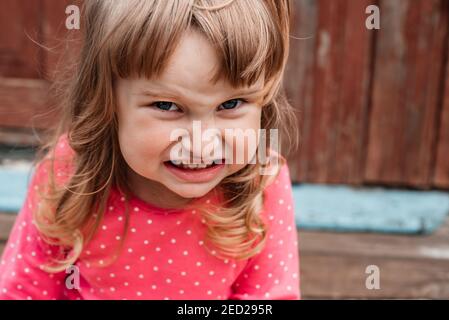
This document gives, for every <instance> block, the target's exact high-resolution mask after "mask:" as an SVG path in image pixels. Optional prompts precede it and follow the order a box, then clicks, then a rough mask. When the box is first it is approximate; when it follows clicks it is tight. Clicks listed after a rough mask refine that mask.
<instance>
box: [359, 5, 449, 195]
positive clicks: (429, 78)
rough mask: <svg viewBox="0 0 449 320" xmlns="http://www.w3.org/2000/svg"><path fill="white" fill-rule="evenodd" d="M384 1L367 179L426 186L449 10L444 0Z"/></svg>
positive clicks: (435, 126) (428, 178)
mask: <svg viewBox="0 0 449 320" xmlns="http://www.w3.org/2000/svg"><path fill="white" fill-rule="evenodd" d="M380 5H381V17H382V20H381V29H380V32H379V37H378V41H377V47H376V58H375V59H376V60H375V66H376V68H375V74H374V83H373V98H372V99H373V101H372V110H371V114H370V126H369V144H368V154H367V161H366V169H365V179H366V181H367V182H375V183H386V184H390V185H412V186H417V187H423V188H428V187H430V186H431V181H432V173H433V170H432V167H433V165H434V163H433V160H434V156H435V149H436V146H435V141H436V139H435V138H436V136H437V128H438V123H437V121H436V120H437V115H438V110H439V107H438V104H439V97H440V88H441V87H440V86H441V79H442V72H444V68H443V63H444V55H445V52H444V51H445V48H446V46H445V41H446V39H447V36H446V35H447V18H448V14H447V11H446V12H445V11H444V10H443V9H444V7H445V5H444V3H443V1H441V0H416V1H388V0H381V1H380ZM418 26H419V27H418Z"/></svg>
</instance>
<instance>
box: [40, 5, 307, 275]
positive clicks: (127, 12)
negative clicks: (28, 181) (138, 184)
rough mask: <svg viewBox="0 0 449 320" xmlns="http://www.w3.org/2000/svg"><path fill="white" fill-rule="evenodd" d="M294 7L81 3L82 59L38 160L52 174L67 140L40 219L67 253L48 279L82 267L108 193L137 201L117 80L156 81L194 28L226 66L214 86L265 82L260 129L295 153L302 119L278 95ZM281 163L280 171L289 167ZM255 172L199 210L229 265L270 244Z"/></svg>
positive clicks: (238, 176)
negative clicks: (60, 178)
mask: <svg viewBox="0 0 449 320" xmlns="http://www.w3.org/2000/svg"><path fill="white" fill-rule="evenodd" d="M290 9H291V4H290V0H230V1H229V0H215V1H214V0H172V1H160V0H129V1H114V0H88V1H85V3H84V5H83V9H82V13H83V20H82V23H83V25H82V30H83V31H84V33H83V36H84V38H83V39H82V40H83V41H82V46H81V52H80V56H79V59H78V60H77V63H76V64H75V65H74V66H75V68H74V69H71V71H70V72H69V75H70V76H69V77H65V78H64V80H59V81H57V82H55V88H62V90H59V93H60V97H61V99H59V101H60V104H59V105H60V109H59V110H60V113H59V115H60V118H59V119H58V120H59V122H58V125H57V126H55V127H54V128H51V131H50V135H49V139H48V141H47V142H46V143H44V144H43V145H42V146H41V148H40V150H39V154H38V157H37V158H36V162H38V161H39V159H40V158H42V157H43V155H46V157H47V158H48V159H49V160H50V161H51V163H52V167H54V162H55V160H57V159H56V157H55V155H54V150H55V148H56V145H57V141H58V139H59V137H60V136H61V135H63V134H67V137H68V143H69V145H70V147H71V148H72V149H73V151H74V157H73V173H72V174H71V176H70V179H68V182H67V183H64V184H63V185H62V186H60V185H58V184H57V183H55V179H54V178H55V177H54V174H53V170H49V179H48V183H47V185H46V187H45V188H44V192H41V197H42V198H43V199H44V200H45V201H43V205H41V206H39V210H37V211H36V213H35V221H36V225H37V227H38V229H39V231H40V233H41V234H42V235H43V236H44V238H45V239H46V241H47V242H48V243H50V244H53V245H58V246H60V247H61V248H62V249H61V255H60V256H58V257H56V258H55V259H54V260H53V261H52V263H51V264H49V265H48V266H46V269H47V270H48V271H50V272H57V271H61V270H63V269H65V268H66V267H67V266H69V265H71V264H73V263H74V262H75V261H76V260H77V259H78V257H79V256H80V254H81V252H82V249H83V246H84V245H85V244H86V243H87V242H89V240H90V239H91V238H92V237H93V235H94V234H95V232H96V231H97V229H98V226H99V223H100V222H101V219H102V218H103V213H104V211H105V207H106V202H107V199H108V196H109V193H110V191H111V186H116V187H117V188H118V190H120V192H122V193H123V194H125V195H126V199H127V200H128V199H129V197H130V196H131V192H130V187H129V186H128V185H127V179H126V170H125V168H126V163H125V161H124V159H123V157H122V155H121V152H120V148H119V144H118V136H117V133H118V125H119V124H118V121H117V116H116V101H115V96H114V90H113V85H114V80H115V79H117V78H118V77H120V78H127V77H130V76H143V77H147V78H152V77H153V76H158V75H160V74H161V72H162V71H163V70H164V67H165V66H166V64H167V61H168V59H169V58H170V55H171V54H172V53H173V51H174V49H175V48H176V44H177V43H178V40H179V39H180V37H181V36H182V35H183V33H184V32H185V30H187V29H188V28H189V27H190V28H195V29H196V30H198V31H200V32H202V33H203V34H204V35H205V36H206V37H207V38H208V40H209V41H210V43H211V44H212V45H213V47H214V48H215V49H216V53H217V55H218V57H219V59H220V61H221V67H220V69H219V70H218V72H217V73H216V75H215V76H214V78H213V79H214V81H217V80H219V79H220V78H223V77H224V78H225V79H226V80H228V81H229V82H230V83H231V84H232V85H233V86H235V87H238V86H249V85H252V84H254V83H255V82H256V81H257V80H258V79H259V78H260V77H261V76H264V79H265V89H266V91H265V93H266V94H265V96H264V101H263V106H262V107H263V108H262V119H261V127H262V128H263V129H267V130H268V129H278V128H279V129H281V130H282V132H284V133H287V134H281V136H280V145H282V141H283V138H289V145H290V146H292V145H296V137H297V136H298V135H297V131H296V130H297V126H296V120H295V119H296V117H295V114H294V112H293V108H292V107H291V106H290V104H289V103H288V101H287V99H286V97H285V94H284V91H283V88H282V77H283V73H284V69H285V65H286V62H287V58H288V51H289V19H290ZM289 134H290V135H289ZM284 142H285V140H284ZM269 143H270V141H269V139H267V144H269ZM260 149H261V148H259V150H260ZM265 150H268V147H267V148H265ZM258 152H259V151H258ZM277 156H278V157H279V160H281V161H279V162H278V163H280V162H282V161H283V160H284V159H283V158H282V157H281V156H279V155H277ZM259 168H260V164H259V163H256V164H248V165H247V166H246V167H245V168H243V169H242V170H240V171H239V172H237V173H235V174H233V175H231V176H228V177H227V178H225V179H224V180H223V181H222V182H221V183H220V184H219V189H220V191H222V195H223V202H222V203H221V204H220V206H219V207H218V206H217V207H204V208H202V209H201V213H202V215H203V218H204V219H206V221H207V222H208V223H207V224H206V225H207V233H206V242H205V243H206V244H207V245H206V247H207V248H208V250H210V248H209V245H211V246H213V247H215V248H218V249H219V256H221V257H223V258H225V257H226V258H227V257H231V258H235V259H247V258H249V257H252V256H253V255H255V254H256V253H257V252H259V251H260V250H261V249H262V247H263V245H264V243H265V240H266V233H267V226H266V225H265V223H264V221H263V219H262V218H261V216H260V215H259V213H260V210H261V209H262V206H263V190H264V188H265V186H266V185H267V184H268V183H269V179H270V176H264V175H260V173H259ZM279 168H280V166H279ZM271 178H272V177H271ZM125 202H126V204H127V205H126V214H125V216H126V223H125V228H124V230H123V232H124V235H125V236H126V232H127V226H128V221H129V208H128V201H125ZM124 238H125V237H122V244H123V239H124ZM121 246H122V245H121ZM121 246H119V250H120V248H121ZM118 252H119V251H118ZM116 257H117V255H115V258H116Z"/></svg>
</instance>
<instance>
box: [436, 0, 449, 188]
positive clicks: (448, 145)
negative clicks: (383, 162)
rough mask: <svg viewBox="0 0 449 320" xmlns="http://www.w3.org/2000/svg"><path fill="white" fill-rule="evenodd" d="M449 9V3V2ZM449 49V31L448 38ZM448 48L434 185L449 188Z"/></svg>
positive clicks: (448, 45) (447, 45) (447, 46)
mask: <svg viewBox="0 0 449 320" xmlns="http://www.w3.org/2000/svg"><path fill="white" fill-rule="evenodd" d="M447 6H448V11H449V3H448V4H447ZM446 41H447V42H446V48H447V49H448V50H449V32H448V37H447V40H446ZM448 50H446V76H445V86H444V92H443V97H442V110H441V114H440V127H439V128H440V129H439V135H438V145H437V156H436V163H435V175H434V177H433V179H434V180H433V182H434V185H435V186H437V187H440V188H449V54H448Z"/></svg>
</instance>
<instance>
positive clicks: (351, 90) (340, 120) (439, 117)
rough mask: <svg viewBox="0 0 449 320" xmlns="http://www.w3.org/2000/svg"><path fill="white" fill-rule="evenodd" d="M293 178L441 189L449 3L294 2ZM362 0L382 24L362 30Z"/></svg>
mask: <svg viewBox="0 0 449 320" xmlns="http://www.w3.org/2000/svg"><path fill="white" fill-rule="evenodd" d="M294 3H295V12H294V15H295V17H294V19H293V28H292V36H294V37H296V38H300V39H295V38H292V39H291V41H292V49H291V56H290V62H289V67H288V70H287V76H286V81H285V86H286V89H287V92H288V96H289V98H290V100H291V102H292V104H293V105H294V106H295V107H297V108H298V109H299V113H298V115H299V117H298V118H299V120H298V123H299V125H300V127H301V132H302V146H301V148H300V149H299V151H298V152H296V153H295V154H293V155H291V156H290V162H291V163H292V164H293V166H292V167H293V168H292V171H293V174H292V175H293V177H294V178H295V180H297V181H307V182H318V183H346V184H355V185H361V184H381V185H392V186H411V187H418V188H432V187H439V188H449V161H448V158H449V128H448V124H449V115H448V113H449V111H448V110H447V109H448V108H449V107H448V104H449V102H448V100H449V85H448V84H447V82H448V81H449V80H448V79H449V75H448V66H447V58H448V41H449V40H448V39H449V38H448V34H449V33H448V30H449V19H448V15H449V3H448V2H447V1H444V0H395V1H391V0H379V1H373V0H318V1H308V0H296V1H294ZM370 4H377V5H379V7H380V14H381V28H380V30H374V31H373V30H368V29H366V28H365V19H366V17H367V16H368V15H367V14H366V13H365V8H366V7H367V6H368V5H370Z"/></svg>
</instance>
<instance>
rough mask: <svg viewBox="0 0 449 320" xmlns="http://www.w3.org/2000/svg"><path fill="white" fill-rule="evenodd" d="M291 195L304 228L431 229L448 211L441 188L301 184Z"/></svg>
mask: <svg viewBox="0 0 449 320" xmlns="http://www.w3.org/2000/svg"><path fill="white" fill-rule="evenodd" d="M293 196H294V201H295V210H296V211H295V214H296V222H297V225H298V226H299V227H300V228H304V229H327V230H339V231H371V232H389V233H430V232H432V231H434V230H435V229H436V228H437V227H438V226H439V225H441V224H442V223H443V222H444V220H445V218H446V216H447V214H448V213H449V194H448V193H447V192H440V191H409V190H392V189H382V188H360V189H355V188H351V187H348V186H334V185H332V186H331V185H310V184H304V185H297V186H294V187H293Z"/></svg>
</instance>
